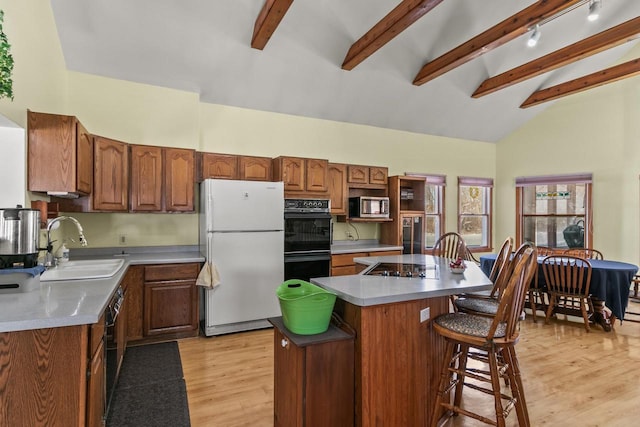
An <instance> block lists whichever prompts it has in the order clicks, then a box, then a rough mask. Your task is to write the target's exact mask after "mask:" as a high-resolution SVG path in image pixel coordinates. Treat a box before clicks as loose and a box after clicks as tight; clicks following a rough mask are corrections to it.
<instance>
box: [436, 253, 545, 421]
mask: <svg viewBox="0 0 640 427" xmlns="http://www.w3.org/2000/svg"><path fill="white" fill-rule="evenodd" d="M534 255H535V250H534V249H533V248H526V249H525V250H524V252H523V254H522V256H521V257H520V259H518V260H516V261H514V262H515V263H516V264H515V266H514V268H513V272H512V274H511V277H510V278H509V281H508V283H507V285H506V287H505V289H504V293H503V296H502V298H501V299H500V304H499V306H498V309H497V311H496V314H495V316H494V317H487V316H479V315H474V314H466V313H448V314H443V315H441V316H438V317H436V318H435V319H434V322H433V328H434V330H435V331H436V332H437V333H438V334H439V335H440V336H442V337H443V338H445V340H446V350H445V354H444V361H443V365H442V371H441V375H440V382H439V386H438V393H437V396H436V401H435V404H434V408H433V415H432V418H431V426H432V427H437V425H438V421H439V418H440V407H444V408H445V409H446V410H447V411H448V414H447V415H448V416H454V415H458V414H461V415H465V416H469V417H471V418H474V419H476V420H479V421H482V422H484V423H487V424H490V425H495V426H500V427H503V426H505V419H506V417H507V415H508V414H509V412H510V411H511V410H512V409H513V408H515V409H516V414H517V417H518V423H519V425H520V426H529V425H530V422H529V414H528V412H527V405H526V401H525V396H524V390H523V386H522V379H521V377H520V368H519V366H518V359H517V357H516V353H515V343H516V342H517V341H518V337H519V328H518V322H519V319H520V314H521V313H522V308H523V305H524V299H525V295H526V293H527V290H528V286H529V283H530V282H531V278H532V277H533V274H534V272H535V270H536V268H537V260H536V257H535V256H534ZM471 349H474V350H475V351H470V350H471ZM469 358H471V359H474V360H479V361H482V362H484V363H487V364H488V365H489V371H486V370H482V369H475V368H471V367H467V360H468V359H469ZM467 377H468V378H471V379H474V380H477V381H479V382H481V383H488V384H489V385H490V387H491V388H487V387H488V386H483V385H482V384H476V383H467V382H465V380H466V379H467ZM500 377H506V378H505V379H508V381H507V382H508V384H509V387H510V389H511V395H510V396H509V395H507V394H505V393H503V391H502V390H501V388H500ZM464 386H467V387H470V388H472V389H475V390H478V391H481V392H483V393H486V394H490V395H492V396H493V398H494V405H495V414H494V419H490V418H488V417H487V416H484V415H481V414H478V413H474V412H472V411H471V410H469V409H468V408H461V407H460V404H461V401H462V392H463V388H464ZM452 390H455V394H454V399H453V404H452V403H450V396H449V393H450V392H451V391H452ZM503 400H506V401H507V404H506V406H505V405H503V402H502V401H503Z"/></svg>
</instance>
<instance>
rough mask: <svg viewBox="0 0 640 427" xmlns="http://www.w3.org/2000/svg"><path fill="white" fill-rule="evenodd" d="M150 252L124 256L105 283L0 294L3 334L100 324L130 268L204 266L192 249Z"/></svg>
mask: <svg viewBox="0 0 640 427" xmlns="http://www.w3.org/2000/svg"><path fill="white" fill-rule="evenodd" d="M153 249H155V248H147V250H145V251H142V250H141V251H137V252H136V251H130V253H127V254H124V256H123V255H122V254H120V256H123V258H124V261H125V262H124V264H123V266H122V267H121V268H120V269H119V270H118V272H116V274H115V275H113V276H111V277H107V278H103V279H89V280H68V281H57V282H44V281H41V282H40V285H39V287H38V288H37V289H35V290H32V291H29V292H16V293H0V332H11V331H21V330H30V329H42V328H55V327H62V326H74V325H82V324H93V323H96V322H98V320H99V319H100V316H102V313H103V312H104V310H105V307H106V306H107V303H108V302H109V300H110V298H111V296H112V295H113V293H114V292H115V290H116V289H117V287H118V284H119V283H120V282H121V280H122V278H123V277H124V275H125V273H126V271H127V268H128V267H129V265H140V264H173V263H186V262H203V261H204V257H202V255H200V253H199V252H196V251H194V250H193V249H192V248H191V247H190V248H189V249H190V250H188V251H182V250H180V248H172V250H170V251H169V250H167V251H162V250H153ZM78 252H79V253H72V259H104V258H113V257H114V255H113V254H109V253H99V252H92V253H81V252H80V251H78Z"/></svg>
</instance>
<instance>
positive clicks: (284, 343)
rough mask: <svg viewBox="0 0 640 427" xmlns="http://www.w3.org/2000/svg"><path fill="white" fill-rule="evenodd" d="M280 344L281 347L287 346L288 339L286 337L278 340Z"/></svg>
mask: <svg viewBox="0 0 640 427" xmlns="http://www.w3.org/2000/svg"><path fill="white" fill-rule="evenodd" d="M280 345H281V346H282V348H287V347H289V340H288V339H286V338H282V341H280Z"/></svg>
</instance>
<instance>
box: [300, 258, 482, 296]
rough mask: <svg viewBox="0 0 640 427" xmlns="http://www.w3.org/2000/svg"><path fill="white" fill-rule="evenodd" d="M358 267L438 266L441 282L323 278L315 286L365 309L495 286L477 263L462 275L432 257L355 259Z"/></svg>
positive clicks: (386, 278) (382, 277)
mask: <svg viewBox="0 0 640 427" xmlns="http://www.w3.org/2000/svg"><path fill="white" fill-rule="evenodd" d="M355 261H356V263H360V264H367V265H374V264H377V263H378V262H392V263H403V264H409V263H415V264H422V265H434V266H435V268H436V269H437V271H438V274H439V278H437V279H431V278H425V279H421V278H418V277H412V278H406V277H389V276H387V277H384V276H364V275H361V274H358V275H353V276H333V277H319V278H313V279H311V282H312V283H314V284H316V285H318V286H321V287H322V288H324V289H326V290H328V291H331V292H334V293H335V294H337V295H338V298H341V299H343V300H345V301H347V302H350V303H352V304H354V305H357V306H361V307H365V306H372V305H378V304H388V303H393V302H403V301H411V300H416V299H423V298H434V297H442V296H448V295H455V294H460V293H464V292H477V291H484V290H489V289H491V288H492V286H493V284H492V283H491V281H490V280H489V278H488V277H487V276H486V275H485V274H484V273H483V272H482V270H481V269H480V267H478V266H477V265H476V264H475V263H472V262H467V269H466V270H465V272H464V273H462V274H454V273H451V272H450V271H449V268H448V267H449V265H448V263H449V262H448V260H446V259H441V258H439V257H433V256H431V255H397V256H382V257H364V258H355Z"/></svg>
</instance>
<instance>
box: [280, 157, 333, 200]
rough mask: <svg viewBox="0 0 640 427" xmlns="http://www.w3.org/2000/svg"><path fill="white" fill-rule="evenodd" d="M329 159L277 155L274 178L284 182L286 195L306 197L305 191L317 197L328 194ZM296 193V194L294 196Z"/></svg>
mask: <svg viewBox="0 0 640 427" xmlns="http://www.w3.org/2000/svg"><path fill="white" fill-rule="evenodd" d="M328 169H329V161H328V160H322V159H305V158H300V157H277V158H275V159H273V179H274V181H282V182H284V191H285V197H286V196H287V193H288V192H290V193H292V196H293V197H304V196H305V194H304V193H310V195H312V196H314V197H316V196H318V195H320V194H323V195H326V193H327V190H328V177H327V173H328ZM294 194H295V196H294Z"/></svg>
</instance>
